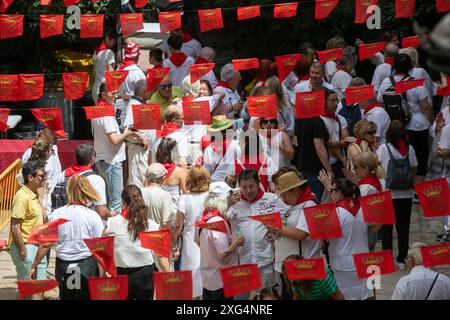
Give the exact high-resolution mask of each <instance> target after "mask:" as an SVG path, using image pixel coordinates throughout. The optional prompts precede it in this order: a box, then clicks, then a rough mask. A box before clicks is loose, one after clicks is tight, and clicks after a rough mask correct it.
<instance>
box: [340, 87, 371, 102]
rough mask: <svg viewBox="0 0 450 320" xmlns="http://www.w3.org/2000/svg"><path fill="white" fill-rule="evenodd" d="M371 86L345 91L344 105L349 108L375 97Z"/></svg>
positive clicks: (351, 88) (349, 88)
mask: <svg viewBox="0 0 450 320" xmlns="http://www.w3.org/2000/svg"><path fill="white" fill-rule="evenodd" d="M374 90H375V89H374V86H373V85H366V86H356V87H348V88H347V89H346V90H345V103H346V104H347V105H348V106H350V105H352V104H354V103H358V102H361V101H366V100H369V99H372V98H373V96H374V95H375V91H374Z"/></svg>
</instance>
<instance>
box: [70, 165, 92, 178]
mask: <svg viewBox="0 0 450 320" xmlns="http://www.w3.org/2000/svg"><path fill="white" fill-rule="evenodd" d="M88 170H92V167H91V166H86V165H79V164H72V165H71V166H70V167H68V168H67V169H66V172H65V176H66V177H71V176H73V175H74V174H79V173H80V172H85V171H88Z"/></svg>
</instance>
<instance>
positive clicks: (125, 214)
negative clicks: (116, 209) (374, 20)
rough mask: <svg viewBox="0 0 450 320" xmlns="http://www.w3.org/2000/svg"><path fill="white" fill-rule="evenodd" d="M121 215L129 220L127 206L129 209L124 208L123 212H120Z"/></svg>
mask: <svg viewBox="0 0 450 320" xmlns="http://www.w3.org/2000/svg"><path fill="white" fill-rule="evenodd" d="M120 215H121V216H122V217H123V218H124V219H126V220H128V208H127V209H123V210H122V212H121V213H120Z"/></svg>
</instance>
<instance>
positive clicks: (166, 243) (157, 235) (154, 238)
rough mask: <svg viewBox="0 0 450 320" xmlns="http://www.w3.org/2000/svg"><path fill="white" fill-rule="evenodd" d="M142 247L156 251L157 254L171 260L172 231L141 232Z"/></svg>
mask: <svg viewBox="0 0 450 320" xmlns="http://www.w3.org/2000/svg"><path fill="white" fill-rule="evenodd" d="M139 238H140V239H141V246H142V247H144V248H147V249H150V250H153V251H155V252H156V253H157V254H159V255H161V256H163V257H166V258H170V229H165V230H158V231H150V232H141V233H140V234H139Z"/></svg>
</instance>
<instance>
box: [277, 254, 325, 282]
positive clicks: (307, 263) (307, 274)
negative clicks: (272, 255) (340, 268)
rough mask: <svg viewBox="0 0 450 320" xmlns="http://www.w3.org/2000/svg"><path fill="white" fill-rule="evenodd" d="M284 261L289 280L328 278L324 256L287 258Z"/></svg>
mask: <svg viewBox="0 0 450 320" xmlns="http://www.w3.org/2000/svg"><path fill="white" fill-rule="evenodd" d="M284 263H285V266H286V273H287V276H288V279H289V280H318V279H326V278H327V271H326V269H325V261H324V260H323V258H316V259H301V260H286V261H285V262H284Z"/></svg>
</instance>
